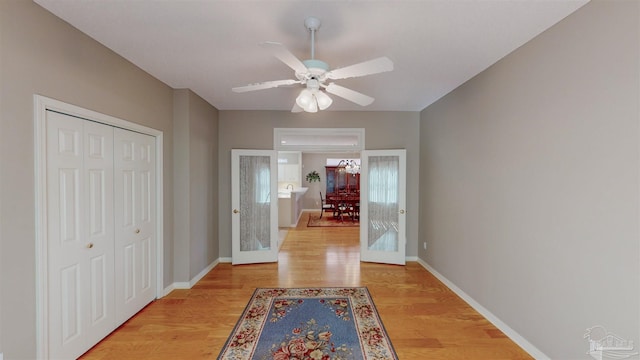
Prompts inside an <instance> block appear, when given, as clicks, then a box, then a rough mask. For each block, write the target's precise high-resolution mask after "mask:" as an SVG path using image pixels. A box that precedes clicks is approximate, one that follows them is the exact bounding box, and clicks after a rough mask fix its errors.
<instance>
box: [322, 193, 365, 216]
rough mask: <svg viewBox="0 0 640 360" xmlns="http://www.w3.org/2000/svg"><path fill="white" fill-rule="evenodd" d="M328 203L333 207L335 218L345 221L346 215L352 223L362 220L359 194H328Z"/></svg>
mask: <svg viewBox="0 0 640 360" xmlns="http://www.w3.org/2000/svg"><path fill="white" fill-rule="evenodd" d="M327 202H328V203H330V204H332V205H333V209H334V211H333V216H334V217H336V218H340V220H341V221H344V215H347V216H348V217H349V218H351V220H352V221H355V220H359V218H360V193H359V192H334V193H329V194H327Z"/></svg>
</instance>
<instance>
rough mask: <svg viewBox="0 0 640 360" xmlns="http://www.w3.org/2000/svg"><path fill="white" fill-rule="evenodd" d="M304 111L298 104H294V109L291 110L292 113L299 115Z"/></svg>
mask: <svg viewBox="0 0 640 360" xmlns="http://www.w3.org/2000/svg"><path fill="white" fill-rule="evenodd" d="M302 111H304V110H303V109H302V108H301V107H300V106H299V105H298V103H293V108H291V112H292V113H299V112H302Z"/></svg>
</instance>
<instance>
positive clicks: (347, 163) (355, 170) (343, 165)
mask: <svg viewBox="0 0 640 360" xmlns="http://www.w3.org/2000/svg"><path fill="white" fill-rule="evenodd" d="M337 170H338V171H340V172H346V173H347V174H359V173H360V165H359V164H358V163H356V161H355V160H353V159H350V160H340V162H339V163H338V167H337Z"/></svg>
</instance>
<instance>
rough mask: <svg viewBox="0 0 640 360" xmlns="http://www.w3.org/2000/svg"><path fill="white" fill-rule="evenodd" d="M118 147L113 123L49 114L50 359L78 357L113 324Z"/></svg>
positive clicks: (113, 326)
mask: <svg viewBox="0 0 640 360" xmlns="http://www.w3.org/2000/svg"><path fill="white" fill-rule="evenodd" d="M112 146H113V128H112V127H110V126H106V125H102V124H98V123H94V122H90V121H85V120H81V119H78V118H75V117H72V116H68V115H62V114H59V113H55V112H48V113H47V214H48V216H49V218H48V222H47V224H48V229H47V238H48V251H49V253H48V257H47V258H48V266H47V267H48V274H49V279H48V284H49V287H48V294H47V296H48V299H49V302H48V304H49V306H48V313H49V330H48V332H49V334H50V337H49V355H50V357H51V358H76V357H78V356H80V355H81V354H82V353H84V352H85V351H86V350H88V349H89V348H90V347H91V346H93V344H95V343H97V342H98V341H100V339H102V338H103V337H104V336H106V335H108V334H109V333H110V332H111V331H112V330H113V329H114V328H115V312H114V310H115V309H114V308H115V302H114V298H113V289H114V273H113V265H114V248H113V215H112V214H113V149H112Z"/></svg>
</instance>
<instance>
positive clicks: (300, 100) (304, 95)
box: [296, 89, 315, 111]
mask: <svg viewBox="0 0 640 360" xmlns="http://www.w3.org/2000/svg"><path fill="white" fill-rule="evenodd" d="M314 102H315V99H314V98H313V94H312V93H311V91H310V90H309V89H303V90H302V91H301V92H300V95H298V97H297V98H296V104H298V106H300V107H301V108H303V109H305V111H306V109H307V108H308V107H309V105H310V104H311V103H314Z"/></svg>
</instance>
